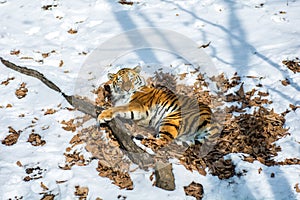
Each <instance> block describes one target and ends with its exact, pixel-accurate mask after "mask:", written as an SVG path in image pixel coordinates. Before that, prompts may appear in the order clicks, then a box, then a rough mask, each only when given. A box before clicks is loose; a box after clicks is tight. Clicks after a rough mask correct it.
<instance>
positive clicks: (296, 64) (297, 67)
mask: <svg viewBox="0 0 300 200" xmlns="http://www.w3.org/2000/svg"><path fill="white" fill-rule="evenodd" d="M282 63H283V64H284V65H285V66H286V67H287V68H288V69H290V70H291V71H292V72H294V73H299V72H300V60H299V58H295V59H294V60H283V61H282Z"/></svg>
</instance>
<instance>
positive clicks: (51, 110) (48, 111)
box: [44, 108, 57, 115]
mask: <svg viewBox="0 0 300 200" xmlns="http://www.w3.org/2000/svg"><path fill="white" fill-rule="evenodd" d="M56 112H57V110H55V109H53V108H49V109H47V110H46V111H45V113H44V115H52V114H54V113H56Z"/></svg>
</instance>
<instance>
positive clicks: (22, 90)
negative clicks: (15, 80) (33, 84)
mask: <svg viewBox="0 0 300 200" xmlns="http://www.w3.org/2000/svg"><path fill="white" fill-rule="evenodd" d="M27 92H28V89H27V88H26V83H24V82H23V83H22V84H21V85H20V87H19V88H18V89H17V90H16V92H15V95H16V96H17V97H18V99H22V98H24V97H25V96H26V95H27Z"/></svg>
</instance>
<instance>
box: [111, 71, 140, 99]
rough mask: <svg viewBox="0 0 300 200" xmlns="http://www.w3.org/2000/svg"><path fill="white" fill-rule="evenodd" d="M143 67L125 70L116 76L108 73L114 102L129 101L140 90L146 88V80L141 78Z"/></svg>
mask: <svg viewBox="0 0 300 200" xmlns="http://www.w3.org/2000/svg"><path fill="white" fill-rule="evenodd" d="M140 72H141V67H140V66H137V67H135V68H133V69H130V68H123V69H120V70H119V71H118V72H117V73H116V74H113V73H108V78H109V80H110V82H111V91H112V96H113V99H114V101H117V100H119V99H121V98H123V99H128V98H130V96H131V95H132V93H133V92H135V91H136V90H137V89H138V88H140V87H142V86H145V80H144V78H143V77H141V76H140Z"/></svg>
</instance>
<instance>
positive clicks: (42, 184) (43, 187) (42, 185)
mask: <svg viewBox="0 0 300 200" xmlns="http://www.w3.org/2000/svg"><path fill="white" fill-rule="evenodd" d="M40 185H41V188H42V189H43V191H46V190H49V188H48V187H47V186H46V185H45V184H44V183H43V182H41V184H40Z"/></svg>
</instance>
